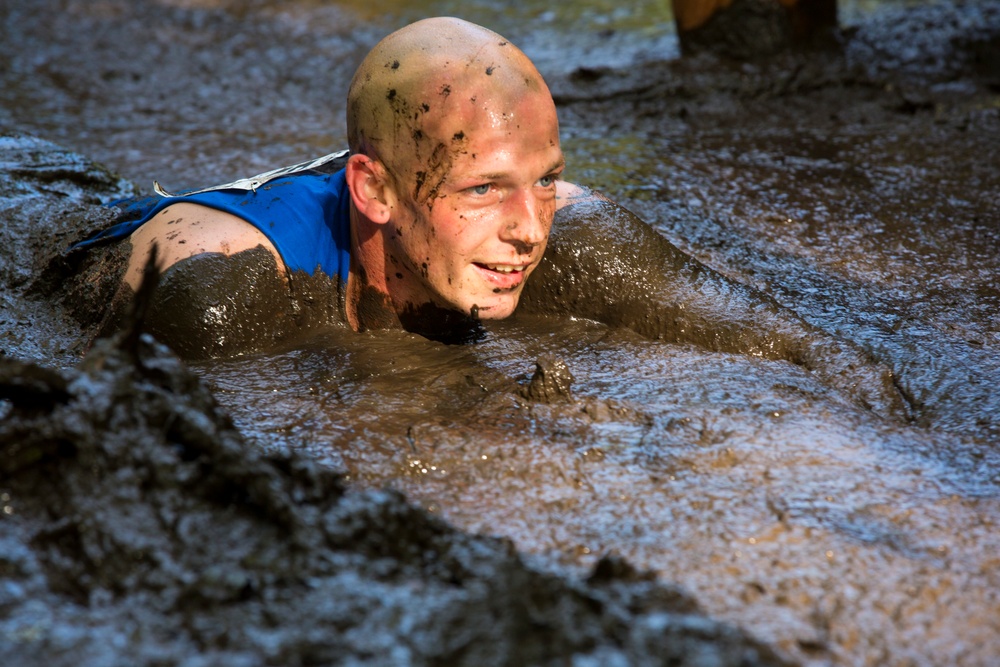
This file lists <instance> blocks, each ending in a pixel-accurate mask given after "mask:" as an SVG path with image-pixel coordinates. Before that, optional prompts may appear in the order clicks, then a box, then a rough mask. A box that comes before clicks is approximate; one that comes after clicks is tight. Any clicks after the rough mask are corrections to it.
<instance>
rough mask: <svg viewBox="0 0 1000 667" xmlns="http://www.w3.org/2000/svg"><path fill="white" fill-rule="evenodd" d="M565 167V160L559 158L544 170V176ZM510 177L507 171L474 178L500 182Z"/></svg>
mask: <svg viewBox="0 0 1000 667" xmlns="http://www.w3.org/2000/svg"><path fill="white" fill-rule="evenodd" d="M565 166H566V158H565V157H561V158H559V159H558V160H556V161H555V162H553V163H552V166H551V167H549V168H548V169H546V170H545V173H546V174H551V173H552V172H553V171H558V170H560V169H562V168H564V167H565ZM508 176H510V172H507V171H497V172H492V173H489V174H479V175H478V176H477V177H476V178H479V179H482V180H484V181H500V180H503V179H504V178H507V177H508Z"/></svg>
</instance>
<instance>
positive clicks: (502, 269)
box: [473, 262, 531, 292]
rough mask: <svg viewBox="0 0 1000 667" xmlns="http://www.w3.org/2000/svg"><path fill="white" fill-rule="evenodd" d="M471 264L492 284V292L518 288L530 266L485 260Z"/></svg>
mask: <svg viewBox="0 0 1000 667" xmlns="http://www.w3.org/2000/svg"><path fill="white" fill-rule="evenodd" d="M473 266H475V267H476V268H477V269H479V274H480V275H481V276H483V278H484V279H485V280H486V281H487V282H488V283H490V284H491V285H493V291H494V292H506V291H509V290H515V289H518V288H519V287H520V286H521V283H523V282H524V277H525V275H527V274H526V271H527V270H528V269H529V268H531V264H489V263H486V262H474V263H473Z"/></svg>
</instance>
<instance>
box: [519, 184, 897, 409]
mask: <svg viewBox="0 0 1000 667" xmlns="http://www.w3.org/2000/svg"><path fill="white" fill-rule="evenodd" d="M521 308H523V309H524V310H525V311H527V312H536V313H551V312H562V313H566V314H570V315H574V316H578V317H587V318H591V319H595V320H598V321H600V322H604V323H605V324H609V325H611V326H620V327H628V328H630V329H632V330H634V331H636V332H638V333H640V334H642V335H644V336H647V337H649V338H653V339H656V340H663V341H665V342H670V343H682V344H692V345H698V346H699V347H702V348H705V349H708V350H712V351H717V352H734V353H739V354H747V355H752V356H758V357H764V358H767V359H783V360H787V361H790V362H792V363H795V364H798V365H801V366H804V367H805V368H807V369H809V370H810V371H812V372H814V373H816V374H817V375H818V376H819V377H820V378H821V379H822V380H823V381H825V382H827V383H829V384H830V385H832V386H834V387H836V388H838V389H841V390H844V391H846V392H847V393H848V395H849V396H851V397H853V398H854V399H855V400H856V401H858V402H859V403H861V404H862V405H864V406H865V407H867V408H870V409H873V410H875V411H876V412H878V413H879V414H882V415H885V416H893V417H897V418H900V419H907V418H908V416H909V407H908V405H907V404H906V401H905V399H904V397H903V395H902V394H901V393H900V392H899V390H898V389H897V388H896V386H895V383H894V380H893V375H892V371H891V370H890V369H888V368H886V367H884V366H882V365H880V364H879V363H878V362H877V361H876V360H875V359H874V358H872V357H871V355H869V354H868V353H867V352H865V351H864V350H861V349H860V348H858V347H857V346H856V345H854V344H852V343H850V342H847V341H842V340H837V339H835V338H834V337H833V336H830V335H829V334H826V333H825V332H823V331H821V330H819V329H817V328H816V327H813V326H810V325H808V324H807V323H806V322H804V321H803V320H802V319H801V318H799V317H798V316H797V315H796V314H795V313H794V312H792V311H791V310H789V309H787V308H784V307H782V306H780V305H779V304H778V303H776V302H775V301H774V300H773V299H771V298H769V297H768V296H767V295H765V294H762V293H760V292H757V291H756V290H753V289H752V288H750V287H747V286H746V285H742V284H740V283H737V282H734V281H732V280H730V279H728V278H726V277H725V276H723V275H721V274H719V273H718V272H716V271H714V270H712V269H711V268H709V267H707V266H705V265H704V264H702V263H701V262H699V261H697V260H696V259H694V258H693V257H691V256H690V255H688V254H687V253H684V252H682V251H680V250H679V249H678V248H677V247H676V246H674V245H673V244H672V243H670V242H669V241H668V240H667V239H665V238H664V237H663V236H662V235H660V234H658V233H657V232H656V231H654V230H653V229H652V228H650V227H649V225H647V224H646V223H644V222H643V221H641V220H640V219H638V218H637V217H636V216H635V215H633V214H632V213H631V212H629V211H628V210H627V209H625V208H623V207H621V206H618V205H617V204H615V203H613V202H609V201H606V200H602V199H592V200H589V201H583V202H579V203H575V204H573V205H571V206H568V207H565V208H563V209H560V210H559V212H558V213H557V214H556V221H555V223H554V225H553V231H552V236H551V238H550V240H549V247H548V249H547V251H546V254H545V257H544V259H543V261H542V263H541V264H540V265H539V267H538V270H537V271H536V273H535V275H534V276H533V277H532V279H531V281H529V283H528V287H527V288H526V289H525V292H524V295H523V297H522V304H521Z"/></svg>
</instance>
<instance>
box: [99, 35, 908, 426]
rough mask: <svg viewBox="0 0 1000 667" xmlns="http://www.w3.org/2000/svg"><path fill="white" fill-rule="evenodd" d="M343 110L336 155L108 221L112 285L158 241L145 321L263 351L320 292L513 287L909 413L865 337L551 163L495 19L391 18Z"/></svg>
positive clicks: (427, 313) (358, 305)
mask: <svg viewBox="0 0 1000 667" xmlns="http://www.w3.org/2000/svg"><path fill="white" fill-rule="evenodd" d="M347 126H348V144H349V147H350V155H349V157H346V156H344V157H341V158H340V161H342V160H343V159H344V158H345V157H346V164H344V165H343V168H342V169H336V170H334V169H333V167H334V166H338V167H339V166H340V164H339V162H338V160H337V159H336V157H330V159H329V163H330V164H327V161H325V160H318V161H315V162H314V163H312V164H310V165H306V166H305V167H303V168H301V169H292V170H291V171H289V170H285V171H282V172H280V173H279V174H278V175H277V176H275V175H274V174H271V175H262V176H261V177H257V178H256V179H250V180H249V181H247V182H245V183H242V184H240V183H237V184H229V186H232V187H229V186H220V187H218V188H210V189H208V190H205V191H199V192H195V193H187V194H185V195H183V196H179V197H172V196H171V197H167V198H164V199H160V200H156V201H155V202H154V204H153V205H152V206H149V205H146V207H145V208H144V209H143V210H142V211H141V213H140V214H136V215H133V216H132V219H131V220H126V221H125V222H122V223H121V224H120V225H118V226H117V227H113V228H112V230H108V231H107V232H105V233H104V234H103V235H102V238H122V237H124V236H128V238H130V241H131V251H130V256H129V259H128V268H127V270H126V272H125V274H124V280H123V283H122V286H121V289H120V290H119V294H118V296H117V297H116V302H118V303H121V302H122V301H123V300H124V299H125V297H128V296H130V295H131V294H132V292H133V291H134V290H135V289H136V288H137V286H138V285H139V283H140V281H141V277H142V272H143V267H144V265H145V264H146V262H147V259H148V258H149V256H150V251H151V249H152V247H153V245H154V244H155V245H156V246H157V248H158V250H157V259H158V263H159V268H160V270H161V271H163V272H164V273H163V278H162V282H161V285H160V287H159V288H158V295H157V296H156V297H155V298H154V303H153V305H152V307H151V315H150V321H149V322H148V327H149V328H150V330H151V331H153V333H154V334H155V335H157V336H158V337H160V338H161V339H162V340H163V341H164V342H166V343H168V344H170V345H171V346H173V347H174V348H175V349H178V350H179V351H180V352H181V353H182V354H183V355H185V356H188V357H208V356H221V355H227V354H236V353H240V352H246V351H250V350H254V349H264V348H266V347H267V346H268V345H270V344H273V343H275V342H277V341H278V340H279V339H283V338H286V337H288V336H289V335H290V333H291V332H293V331H294V330H296V329H298V330H301V329H302V328H303V327H306V328H307V325H308V324H310V323H312V324H315V323H316V322H318V321H319V320H321V319H322V317H317V316H316V315H315V313H313V314H311V315H303V313H304V312H306V310H308V309H305V308H304V307H303V304H305V303H307V302H309V303H315V302H316V301H317V298H316V297H317V295H320V298H319V301H320V302H322V303H323V304H325V307H326V308H327V309H328V315H330V316H331V318H332V319H338V318H339V319H340V320H341V321H346V323H347V324H348V325H349V326H350V327H352V328H353V329H354V330H357V331H364V330H371V329H385V328H403V329H407V330H409V331H414V332H417V333H420V334H422V335H425V336H428V337H431V338H441V339H446V340H455V339H462V338H463V337H466V334H468V333H469V332H472V331H475V330H476V329H477V327H478V326H479V323H480V321H481V320H487V319H500V318H506V317H508V316H510V315H511V314H513V313H514V311H515V308H517V307H518V305H519V302H520V308H521V310H527V311H531V312H544V313H564V314H570V315H575V316H580V317H587V318H592V319H596V320H599V321H602V322H605V323H607V324H608V325H611V326H625V327H630V328H632V329H634V330H635V331H637V332H639V333H641V334H643V335H646V336H648V337H651V338H654V339H660V340H664V341H668V342H676V343H693V344H697V345H700V346H702V347H705V348H708V349H711V350H717V351H724V352H736V353H742V354H752V355H756V356H763V357H766V358H773V359H786V360H789V361H791V362H793V363H796V364H799V365H802V366H804V367H805V368H807V369H809V370H810V371H813V372H814V373H816V374H817V375H818V376H819V377H820V378H821V379H822V380H824V381H825V382H827V383H829V384H832V385H834V386H836V387H838V388H840V389H843V390H845V391H846V392H847V393H848V394H849V395H850V396H852V397H853V398H854V399H855V400H856V401H857V402H859V403H861V404H863V405H865V406H867V407H870V408H872V409H874V410H876V411H877V412H880V413H882V414H890V413H891V414H895V415H903V414H905V406H904V404H903V401H902V398H901V396H900V394H899V393H898V391H897V390H896V388H895V387H894V384H893V381H892V377H891V373H889V372H888V371H886V370H885V369H884V368H882V367H880V366H879V365H878V364H877V363H875V362H874V360H872V359H871V358H870V357H869V356H868V355H867V354H866V353H865V352H864V351H862V350H860V349H858V348H857V347H856V346H854V345H852V344H850V343H848V342H845V341H840V340H837V339H835V338H833V337H832V336H830V335H828V334H826V333H824V332H822V331H820V330H818V329H816V328H814V327H811V326H809V325H808V324H806V323H805V322H803V321H802V320H801V319H800V318H799V317H797V316H796V315H795V314H794V313H793V312H791V311H789V310H787V309H784V308H782V307H781V306H779V305H778V304H777V303H775V302H774V301H773V300H771V299H769V298H768V297H766V296H765V295H762V294H759V293H757V292H755V291H753V290H751V289H750V288H748V287H746V286H744V285H741V284H738V283H734V282H732V281H730V280H728V279H726V278H724V277H723V276H721V275H720V274H718V273H716V272H714V271H712V270H711V269H709V268H708V267H706V266H704V265H702V264H700V263H699V262H697V261H696V260H695V259H693V258H692V257H690V256H688V255H686V254H684V253H682V252H681V251H680V250H678V249H677V248H676V247H675V246H673V245H672V244H670V243H669V242H668V241H667V240H666V239H664V238H663V237H661V236H660V235H658V234H657V233H656V232H655V231H653V230H652V229H651V228H650V227H649V226H648V225H646V224H645V223H643V222H642V221H640V220H638V219H637V218H636V217H635V216H634V215H632V214H631V213H629V212H628V211H626V210H625V209H623V208H621V207H620V206H618V205H616V204H614V203H613V202H610V201H609V200H607V199H606V198H604V197H602V196H600V195H596V194H594V193H592V192H590V191H587V190H584V189H583V188H581V187H578V186H575V185H572V184H570V183H567V182H565V181H563V180H561V174H562V172H563V169H564V166H565V161H564V158H563V154H562V151H561V149H560V144H559V124H558V120H557V117H556V107H555V104H554V102H553V100H552V96H551V94H550V93H549V90H548V87H547V86H546V84H545V82H544V81H543V79H542V77H541V75H540V74H539V73H538V71H537V70H536V69H535V67H534V65H533V64H532V63H531V61H530V60H529V59H528V58H527V57H526V56H525V55H524V54H523V53H522V52H521V51H519V50H518V49H517V48H516V47H515V46H514V45H512V44H511V43H510V42H509V41H507V40H506V39H504V38H503V37H501V36H500V35H497V34H496V33H493V32H491V31H489V30H487V29H485V28H482V27H479V26H476V25H473V24H470V23H468V22H465V21H461V20H458V19H453V18H434V19H428V20H424V21H420V22H417V23H414V24H412V25H410V26H407V27H405V28H403V29H401V30H399V31H397V32H395V33H393V34H391V35H389V36H388V37H386V38H385V39H384V40H382V42H380V43H379V44H378V45H377V46H376V47H375V48H374V49H373V50H372V51H371V52H370V53H369V54H368V56H367V57H366V58H365V59H364V61H363V62H362V64H361V66H360V67H359V68H358V71H357V73H356V74H355V76H354V79H353V80H352V82H351V86H350V90H349V93H348V98H347ZM331 172H332V173H331ZM247 183H249V186H247ZM98 240H101V239H98ZM88 243H91V242H88ZM529 278H530V280H529ZM324 280H325V281H327V282H328V285H327V288H326V289H325V291H324V285H323V281H324ZM333 294H336V296H335V297H334V296H331V295H333ZM123 295H124V296H123ZM456 334H458V335H456Z"/></svg>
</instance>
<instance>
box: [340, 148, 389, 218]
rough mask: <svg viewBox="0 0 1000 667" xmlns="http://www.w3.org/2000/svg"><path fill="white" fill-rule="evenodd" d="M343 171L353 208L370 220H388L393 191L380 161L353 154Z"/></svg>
mask: <svg viewBox="0 0 1000 667" xmlns="http://www.w3.org/2000/svg"><path fill="white" fill-rule="evenodd" d="M345 172H346V176H347V188H348V189H349V190H350V191H351V200H352V201H353V202H354V208H356V209H357V210H358V212H359V213H361V215H363V216H365V217H366V218H368V219H369V220H371V221H372V222H375V223H378V224H385V223H386V222H389V217H390V215H391V213H392V209H393V207H394V206H395V203H396V202H395V193H394V191H393V189H392V185H391V184H390V183H389V182H388V180H389V179H388V177H389V174H388V172H386V170H385V167H384V166H383V165H382V163H381V162H379V161H378V160H375V159H373V158H370V157H368V156H367V155H361V154H355V155H352V156H351V157H350V158H349V159H348V160H347V167H346V168H345Z"/></svg>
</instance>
